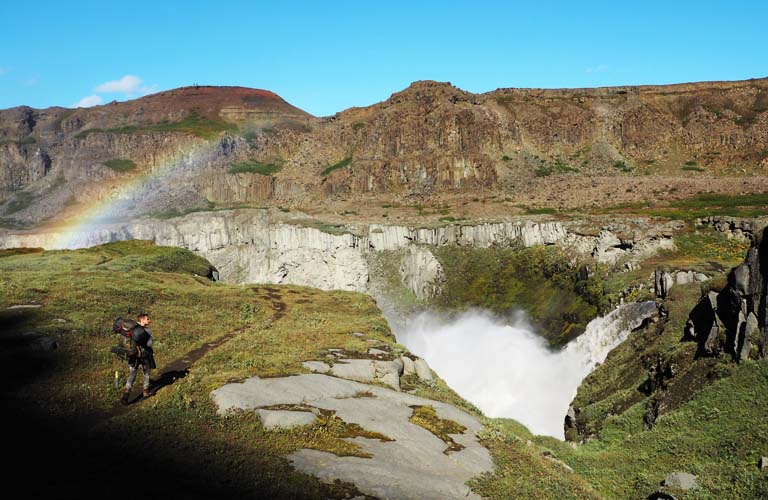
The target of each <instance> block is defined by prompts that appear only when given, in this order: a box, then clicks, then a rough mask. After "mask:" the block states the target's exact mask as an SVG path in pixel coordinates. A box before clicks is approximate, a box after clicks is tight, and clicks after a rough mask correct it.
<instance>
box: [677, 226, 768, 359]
mask: <svg viewBox="0 0 768 500" xmlns="http://www.w3.org/2000/svg"><path fill="white" fill-rule="evenodd" d="M765 227H766V226H765V225H764V224H758V225H756V226H755V227H754V233H753V240H752V245H751V247H750V249H749V251H748V252H747V257H746V259H745V262H744V263H743V264H741V265H740V266H738V267H736V268H735V269H733V270H732V271H731V273H730V274H729V275H728V284H727V286H726V287H725V288H723V289H722V290H721V291H720V292H717V291H714V290H713V291H709V292H708V293H707V294H706V295H705V296H703V297H702V299H701V300H700V301H699V303H698V304H697V305H696V307H695V308H694V309H693V310H692V311H691V314H690V315H689V318H688V322H687V323H686V327H685V336H686V338H687V339H689V340H694V341H696V342H697V344H698V352H699V355H701V356H717V355H720V354H721V353H725V354H729V355H730V356H731V357H732V358H733V359H734V360H735V361H744V360H746V359H749V358H757V357H766V355H768V321H767V320H766V312H768V292H767V290H766V285H768V279H766V278H767V277H768V276H767V275H768V237H766V236H767V235H766V229H765Z"/></svg>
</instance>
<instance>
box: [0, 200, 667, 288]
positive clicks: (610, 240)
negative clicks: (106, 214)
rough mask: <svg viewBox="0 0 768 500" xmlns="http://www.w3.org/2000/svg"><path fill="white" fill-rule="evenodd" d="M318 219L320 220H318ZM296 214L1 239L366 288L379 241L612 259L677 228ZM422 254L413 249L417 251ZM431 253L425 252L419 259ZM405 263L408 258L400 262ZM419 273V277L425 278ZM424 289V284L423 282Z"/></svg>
mask: <svg viewBox="0 0 768 500" xmlns="http://www.w3.org/2000/svg"><path fill="white" fill-rule="evenodd" d="M315 226H317V227H315ZM318 227H321V225H320V224H319V223H318V221H316V220H312V219H308V218H307V217H306V216H305V215H303V214H298V213H291V214H285V213H282V212H280V211H277V210H253V209H246V210H233V211H217V212H201V213H193V214H189V215H186V216H183V217H176V218H171V219H165V220H163V219H151V218H144V219H138V220H134V221H131V222H126V223H109V224H92V225H89V226H87V228H83V229H75V230H70V231H63V230H55V229H51V230H48V231H42V230H38V231H15V232H14V231H4V232H2V233H0V248H15V247H41V248H46V249H59V248H81V247H88V246H93V245H98V244H103V243H108V242H112V241H119V240H128V239H142V240H151V241H154V242H155V243H157V244H159V245H166V246H177V247H182V248H186V249H188V250H192V251H194V252H196V253H199V254H200V255H202V256H204V257H206V258H207V259H208V260H209V261H210V262H211V263H212V264H213V265H214V266H216V267H217V268H218V270H219V273H220V276H221V279H222V280H224V281H228V282H233V283H289V284H297V285H307V286H313V287H317V288H321V289H324V290H330V289H341V290H354V291H367V290H368V286H369V285H368V282H369V266H368V262H367V260H366V256H367V254H369V253H370V252H377V251H383V250H399V249H404V248H417V247H418V248H424V249H426V250H425V251H426V252H427V253H428V249H429V248H430V247H438V246H444V245H459V246H467V247H475V248H487V247H491V246H499V247H509V246H523V247H530V246H535V245H558V246H561V247H563V248H567V249H570V250H572V251H573V252H574V254H575V255H576V254H578V255H582V256H588V257H592V258H594V259H595V260H596V261H598V262H601V263H608V264H614V263H617V262H621V261H624V260H627V261H631V260H639V259H643V258H646V257H648V256H650V255H652V254H653V253H654V252H656V251H658V250H661V249H670V248H674V243H673V242H672V239H671V235H672V231H673V229H674V228H672V227H666V226H665V227H663V228H656V229H649V230H646V231H643V232H637V233H635V234H634V235H633V236H625V237H624V238H623V239H620V238H618V237H617V236H616V235H614V234H613V233H612V232H610V231H609V230H603V231H601V232H600V233H599V235H597V236H591V235H588V234H583V233H582V232H579V231H580V229H579V227H578V226H575V225H574V224H566V223H563V222H558V221H532V220H509V221H502V222H486V223H477V224H472V225H460V224H451V225H445V226H440V227H431V228H430V227H427V228H414V227H407V226H395V225H392V226H389V225H379V224H371V225H356V226H349V227H330V228H329V229H330V230H332V232H326V231H323V230H321V229H322V227H321V228H320V229H319V228H318ZM417 260H419V259H417ZM422 260H429V259H428V258H427V257H425V256H422V258H421V259H420V260H419V261H422ZM405 267H408V268H412V267H413V266H412V265H411V266H405ZM407 274H409V276H410V278H409V286H410V287H411V288H413V289H415V290H428V291H431V292H430V293H434V291H435V286H436V284H435V283H438V282H439V280H437V278H436V277H437V274H439V273H438V272H437V271H436V273H435V276H432V275H429V276H422V277H421V278H420V277H419V276H421V274H417V273H414V272H409V273H407ZM422 278H423V279H422ZM425 293H426V292H425Z"/></svg>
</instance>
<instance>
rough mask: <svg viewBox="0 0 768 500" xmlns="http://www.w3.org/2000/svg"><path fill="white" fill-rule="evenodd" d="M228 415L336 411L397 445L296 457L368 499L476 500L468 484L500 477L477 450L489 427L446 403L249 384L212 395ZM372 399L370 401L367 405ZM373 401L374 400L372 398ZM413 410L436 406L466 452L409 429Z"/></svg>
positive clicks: (371, 442)
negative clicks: (289, 408)
mask: <svg viewBox="0 0 768 500" xmlns="http://www.w3.org/2000/svg"><path fill="white" fill-rule="evenodd" d="M211 395H212V397H213V400H214V402H215V403H216V404H217V405H218V411H219V413H220V414H224V413H226V412H227V411H228V410H230V409H235V408H239V409H244V410H250V409H258V408H263V407H267V406H271V405H278V404H304V405H308V406H311V407H315V408H322V409H326V410H333V411H335V412H336V415H337V416H338V417H339V418H341V419H342V420H343V421H345V422H348V423H355V424H358V425H360V426H361V427H363V428H364V429H366V430H369V431H373V432H378V433H380V434H383V435H385V436H387V437H389V438H391V439H393V440H394V441H387V442H381V441H379V440H376V439H367V438H363V437H356V438H348V440H349V441H351V442H353V443H355V444H357V445H358V446H359V447H360V449H361V451H363V452H365V453H368V454H370V455H371V456H372V457H371V458H359V457H337V456H336V455H334V454H332V453H327V452H323V451H317V450H307V449H302V450H299V451H297V452H295V453H292V454H291V455H289V456H288V458H289V460H291V462H292V463H293V464H294V466H295V467H296V468H297V469H298V470H300V471H302V472H305V473H309V474H312V475H314V476H317V477H318V478H320V479H321V480H323V481H326V482H332V481H334V480H336V479H340V480H342V481H347V482H351V483H354V484H355V486H356V487H357V488H358V489H359V490H360V491H361V492H362V493H365V494H367V495H373V496H377V497H379V498H392V499H394V498H397V499H424V498H435V499H437V498H440V499H450V498H456V499H458V498H472V499H479V497H478V496H477V495H475V494H474V493H472V492H471V491H470V490H469V488H467V486H466V485H465V484H464V483H466V482H467V481H468V480H469V479H471V478H472V477H474V476H477V475H479V474H482V473H483V472H488V471H491V470H493V461H492V460H491V456H490V454H489V453H488V450H487V449H485V448H484V447H483V446H481V445H480V444H479V443H478V442H477V432H478V431H480V430H481V429H482V425H481V424H480V422H478V420H477V419H475V418H474V417H472V416H471V415H469V414H467V413H465V412H463V411H461V410H459V409H457V408H455V407H453V406H451V405H448V404H445V403H440V402H437V401H432V400H429V399H424V398H420V397H417V396H412V395H410V394H404V393H401V392H396V391H393V390H390V389H385V388H383V387H377V386H371V385H366V384H362V383H359V382H354V381H351V380H344V379H340V378H335V377H330V376H327V375H321V374H314V373H313V374H307V375H297V376H292V377H284V378H268V379H261V378H258V377H254V378H249V379H247V380H246V381H245V382H243V383H235V384H227V385H225V386H223V387H221V388H219V389H216V390H215V391H213V392H212V393H211ZM361 395H365V396H366V397H361ZM371 395H373V397H371ZM411 405H422V406H427V405H428V406H432V407H433V408H434V409H435V411H436V413H437V415H438V416H439V417H440V418H442V419H447V420H453V421H454V422H458V423H459V424H461V425H463V426H465V427H466V428H467V430H466V431H465V432H464V433H463V434H453V435H451V437H452V438H453V440H454V441H455V442H456V443H459V444H461V445H463V446H464V447H465V448H464V449H463V450H461V451H456V452H451V453H448V454H446V453H444V451H445V450H446V449H447V445H446V443H445V442H443V441H442V440H441V439H439V438H437V437H436V436H435V435H434V434H432V433H431V432H429V431H427V430H426V429H424V428H422V427H419V426H417V425H414V424H412V423H410V422H409V420H408V419H409V418H410V416H411V415H412V413H413V409H412V408H410V406H411Z"/></svg>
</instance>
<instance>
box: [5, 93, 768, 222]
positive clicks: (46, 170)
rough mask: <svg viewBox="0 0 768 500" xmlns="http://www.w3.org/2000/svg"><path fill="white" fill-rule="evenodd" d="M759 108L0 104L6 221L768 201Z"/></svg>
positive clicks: (680, 96) (404, 99) (434, 96)
mask: <svg viewBox="0 0 768 500" xmlns="http://www.w3.org/2000/svg"><path fill="white" fill-rule="evenodd" d="M766 111H768V79H758V80H748V81H740V82H712V83H696V84H683V85H671V86H644V87H615V88H600V89H569V90H540V89H499V90H496V91H493V92H489V93H486V94H471V93H468V92H465V91H462V90H461V89H458V88H456V87H453V86H452V85H450V84H449V83H439V82H431V81H422V82H416V83H414V84H412V85H411V86H410V87H408V88H407V89H405V90H403V91H402V92H398V93H395V94H393V95H392V96H391V97H390V98H389V99H387V100H386V101H384V102H381V103H378V104H375V105H372V106H369V107H365V108H353V109H348V110H345V111H342V112H340V113H337V114H336V115H334V116H331V117H326V118H314V117H312V116H310V115H308V114H307V113H304V112H303V111H301V110H299V109H297V108H295V107H293V106H291V105H290V104H288V103H286V102H285V101H284V100H282V99H281V98H280V97H278V96H277V95H275V94H273V93H271V92H267V91H262V90H255V89H245V88H240V87H186V88H181V89H176V90H172V91H168V92H161V93H159V94H155V95H150V96H147V97H143V98H140V99H136V100H133V101H128V102H123V103H116V102H115V103H110V104H107V105H104V106H97V107H94V108H88V109H76V110H72V109H64V108H49V109H44V110H35V109H31V108H28V107H19V108H13V109H8V110H4V111H0V167H1V168H0V201H2V205H1V206H0V211H1V212H2V213H1V214H0V217H2V218H3V221H4V223H5V225H14V224H15V225H34V224H37V223H39V222H40V221H42V220H45V219H47V218H50V217H53V216H54V214H58V215H57V217H59V218H66V217H68V216H71V215H73V214H76V213H78V212H79V211H81V210H82V209H83V208H84V205H86V204H89V203H93V202H94V201H99V200H101V201H110V200H111V201H112V202H115V200H118V201H122V202H123V203H122V204H120V208H119V210H115V211H114V213H113V214H112V215H113V216H114V215H117V214H119V215H123V216H130V215H137V214H142V213H152V212H163V211H168V210H171V209H173V210H178V211H184V210H189V209H208V208H211V207H213V206H232V205H241V204H249V205H256V206H263V205H278V206H293V207H298V206H301V207H302V208H305V209H307V208H314V209H316V210H319V211H326V212H329V213H333V212H340V211H344V212H345V213H346V211H354V212H355V213H357V214H358V215H359V216H360V217H371V216H379V217H381V216H382V214H381V212H382V210H381V209H382V207H383V208H391V209H392V210H394V211H396V210H397V208H398V207H399V206H402V205H409V204H419V203H423V202H424V201H425V200H427V201H429V202H431V203H434V204H435V207H436V212H437V211H439V212H440V213H443V214H444V213H451V214H456V213H459V212H461V213H463V212H465V211H466V212H471V211H472V203H476V202H479V201H483V200H485V199H488V198H489V196H490V197H491V198H493V199H494V201H493V203H489V204H483V205H482V206H478V207H476V210H475V212H478V213H479V214H481V215H484V214H495V213H508V212H510V211H518V212H519V211H520V208H519V206H526V207H536V206H539V207H553V206H554V207H561V208H563V207H565V208H568V207H571V208H585V207H592V206H606V205H615V204H619V203H631V202H641V201H642V202H645V201H647V200H655V201H657V202H658V201H662V202H663V201H664V200H671V199H678V198H685V197H688V196H691V195H694V194H697V193H701V192H704V193H713V192H718V193H730V194H742V193H750V192H761V191H762V189H763V188H762V186H763V185H764V180H765V179H764V178H763V175H764V171H765V169H766V168H768V112H766ZM126 186H130V189H127V188H126ZM478 195H481V196H482V197H483V200H480V199H479V196H478ZM372 199H373V200H377V203H374V204H370V203H365V204H361V203H360V201H361V200H369V201H370V200H372ZM374 209H375V210H374ZM377 212H378V213H377ZM420 212H421V211H420Z"/></svg>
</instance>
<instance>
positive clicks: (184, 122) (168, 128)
mask: <svg viewBox="0 0 768 500" xmlns="http://www.w3.org/2000/svg"><path fill="white" fill-rule="evenodd" d="M236 130H237V126H236V125H234V124H232V123H227V122H223V121H218V120H211V119H210V118H207V117H204V116H200V115H199V114H198V113H197V112H196V111H191V112H190V113H189V114H188V115H187V116H186V117H185V118H183V119H181V120H179V121H176V122H169V121H162V122H158V123H147V124H142V125H126V126H123V127H116V128H111V129H99V128H93V129H87V130H83V131H81V132H79V133H78V134H77V135H75V137H76V138H78V139H82V138H84V137H87V136H88V135H89V134H95V133H108V134H146V133H150V132H178V133H183V134H189V135H194V136H196V137H201V138H203V139H215V138H216V137H218V136H219V134H221V133H222V132H234V131H236Z"/></svg>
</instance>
